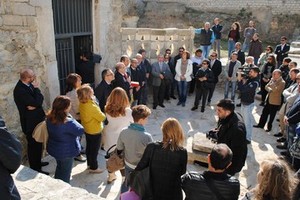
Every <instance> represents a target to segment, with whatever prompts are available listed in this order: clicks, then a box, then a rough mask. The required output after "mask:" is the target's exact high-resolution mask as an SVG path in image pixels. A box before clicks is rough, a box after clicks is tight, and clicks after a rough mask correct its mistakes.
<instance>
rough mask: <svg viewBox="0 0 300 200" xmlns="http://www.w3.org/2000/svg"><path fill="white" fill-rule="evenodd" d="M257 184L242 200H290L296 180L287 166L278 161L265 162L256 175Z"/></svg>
mask: <svg viewBox="0 0 300 200" xmlns="http://www.w3.org/2000/svg"><path fill="white" fill-rule="evenodd" d="M257 181H258V184H257V185H256V187H255V188H254V189H253V190H252V191H251V192H249V193H247V194H246V195H245V197H244V198H243V200H248V199H249V200H250V199H255V200H291V199H292V196H293V192H294V189H295V186H296V179H295V177H294V176H293V174H292V172H291V170H290V168H289V167H288V165H287V164H286V163H285V162H284V161H282V160H278V159H276V160H275V159H274V160H265V161H263V162H262V163H261V164H260V170H259V172H258V173H257Z"/></svg>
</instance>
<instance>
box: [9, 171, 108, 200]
mask: <svg viewBox="0 0 300 200" xmlns="http://www.w3.org/2000/svg"><path fill="white" fill-rule="evenodd" d="M13 177H14V180H15V184H16V186H17V188H18V190H19V193H20V195H21V198H22V199H49V200H51V199H53V200H54V199H64V200H65V199H66V200H67V199H89V200H92V199H98V200H99V199H105V198H102V197H99V196H97V195H95V194H92V193H89V192H88V191H87V190H85V189H82V188H78V187H72V186H71V185H69V184H67V183H65V182H63V181H61V180H57V179H53V178H51V176H47V175H44V174H41V173H38V172H36V171H34V170H32V169H30V168H28V167H25V166H23V165H22V166H20V168H19V169H18V171H17V172H16V173H15V174H14V175H13Z"/></svg>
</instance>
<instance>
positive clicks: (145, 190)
mask: <svg viewBox="0 0 300 200" xmlns="http://www.w3.org/2000/svg"><path fill="white" fill-rule="evenodd" d="M129 177H130V178H129V185H130V187H131V188H132V190H133V191H134V192H135V193H136V194H137V195H138V196H139V197H140V198H141V199H146V198H147V199H149V198H150V197H152V186H151V177H150V167H146V168H144V169H142V170H140V171H136V170H134V171H133V172H131V174H130V175H129ZM150 199H151V198H150Z"/></svg>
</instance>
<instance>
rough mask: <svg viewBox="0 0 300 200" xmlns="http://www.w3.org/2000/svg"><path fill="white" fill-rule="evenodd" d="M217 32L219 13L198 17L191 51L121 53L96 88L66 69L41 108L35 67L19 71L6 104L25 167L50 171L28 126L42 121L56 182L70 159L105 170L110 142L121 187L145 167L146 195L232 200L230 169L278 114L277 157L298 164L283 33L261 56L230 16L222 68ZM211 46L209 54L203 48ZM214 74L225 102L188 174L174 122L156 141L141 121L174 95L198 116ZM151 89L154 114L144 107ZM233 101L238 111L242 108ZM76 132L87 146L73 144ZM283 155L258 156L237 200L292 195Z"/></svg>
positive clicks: (293, 182)
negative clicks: (251, 181) (254, 181)
mask: <svg viewBox="0 0 300 200" xmlns="http://www.w3.org/2000/svg"><path fill="white" fill-rule="evenodd" d="M222 32H223V26H222V25H220V20H219V19H218V18H216V19H215V20H214V25H213V26H212V28H210V23H209V22H206V23H205V25H204V27H203V28H201V29H196V30H195V33H196V34H200V44H201V46H200V48H199V49H197V50H196V51H195V53H194V55H191V54H190V52H189V51H187V50H185V48H184V47H180V48H179V49H178V50H179V52H178V54H177V55H176V56H174V57H171V50H170V49H166V50H165V54H159V55H158V56H157V61H156V62H154V63H152V64H151V63H150V62H149V60H147V59H146V51H145V50H144V49H141V50H139V51H138V52H137V54H136V55H135V56H134V57H133V58H130V57H128V56H127V55H122V56H121V58H120V61H119V62H118V63H116V65H115V69H114V71H113V70H112V69H104V70H103V71H102V81H101V82H100V84H98V85H89V84H82V81H83V78H84V79H86V78H87V77H88V76H87V77H81V76H80V75H79V74H76V73H71V74H69V75H68V77H67V81H66V83H67V87H66V92H65V95H60V96H58V97H56V98H55V100H54V101H53V104H52V107H51V109H50V111H48V112H47V113H46V114H45V112H44V110H43V107H42V104H43V100H44V97H43V95H42V93H41V91H40V89H39V84H38V82H37V81H36V77H35V74H34V71H33V70H31V69H23V70H22V71H21V72H20V80H19V82H18V83H17V85H16V87H15V89H14V100H15V103H16V105H17V108H18V110H19V114H20V121H21V127H22V131H23V132H24V134H25V135H26V139H27V145H28V146H27V156H28V160H29V165H30V168H32V169H33V170H36V171H38V172H41V173H44V174H49V173H48V172H45V171H43V170H42V167H43V166H45V165H47V164H48V163H47V162H41V159H42V144H41V143H39V142H36V141H35V140H34V139H33V137H32V133H33V131H34V128H35V127H36V125H38V124H39V123H40V122H42V121H44V120H46V124H47V130H48V136H49V138H48V142H47V151H48V153H49V154H50V155H51V156H53V157H54V158H55V160H56V163H57V166H56V171H55V175H54V177H55V178H57V179H61V180H63V181H64V182H67V183H69V182H70V178H71V171H72V167H73V162H74V159H75V160H77V161H80V162H86V164H87V170H88V172H89V173H92V174H95V173H102V172H103V171H104V169H100V168H99V167H98V161H97V157H98V152H99V149H100V148H103V149H104V150H106V151H107V150H108V149H110V148H111V147H112V146H113V145H116V147H115V148H116V151H117V153H118V154H120V155H121V154H124V160H125V167H124V169H121V173H122V175H124V177H125V179H124V182H123V184H122V188H121V193H125V192H127V191H128V190H129V185H128V178H129V176H130V173H131V172H132V171H134V170H136V171H140V170H143V169H145V168H147V167H149V168H150V171H151V183H152V195H153V196H152V198H153V199H156V200H159V199H164V200H167V199H172V200H174V199H182V198H183V196H182V190H183V191H184V193H185V196H186V199H202V198H203V199H209V198H211V199H230V200H232V199H238V197H239V194H240V184H239V180H238V179H237V178H236V177H235V176H234V175H236V174H237V173H239V172H240V171H241V169H242V168H243V166H244V164H245V160H246V157H247V145H249V144H251V141H252V129H253V127H254V128H265V125H267V128H266V131H267V132H269V131H271V130H272V128H273V121H274V119H275V118H276V113H277V111H278V110H280V111H279V122H280V132H279V133H277V134H275V136H276V137H280V138H279V139H278V140H277V141H278V142H282V143H283V144H281V145H278V148H280V149H285V151H284V152H282V155H283V156H285V160H286V161H288V162H290V163H292V166H293V167H294V169H295V170H298V169H299V168H300V160H298V159H297V158H294V157H293V155H290V153H289V148H290V147H291V145H292V144H293V142H294V138H295V137H296V136H297V131H296V130H297V126H298V125H299V122H300V73H299V68H297V63H296V62H294V61H292V60H291V59H290V58H289V57H288V51H289V45H288V44H287V38H286V37H285V36H282V37H281V44H279V45H277V46H276V47H275V48H274V49H275V51H274V54H273V48H272V47H271V46H267V47H266V51H265V53H263V54H262V51H263V48H262V43H261V41H260V40H259V34H258V33H257V32H256V29H255V28H254V22H253V21H250V22H249V27H247V28H246V29H245V30H244V38H245V40H244V43H243V45H242V44H241V43H240V42H239V40H240V38H241V36H240V32H241V26H240V24H239V23H238V22H234V23H233V24H232V26H231V29H230V31H229V34H228V62H227V64H226V66H225V67H223V66H222V64H221V62H220V60H219V59H220V39H221V38H222V37H221V34H222ZM211 46H213V48H214V50H213V51H210V50H211ZM246 52H248V55H247V57H246V56H245V53H246ZM222 72H223V74H224V85H225V87H224V99H222V100H220V101H218V103H217V104H216V112H217V116H218V122H217V125H216V128H213V129H212V130H211V131H210V133H209V137H211V138H213V139H215V140H216V142H217V145H215V146H214V148H213V149H212V152H211V153H210V154H209V155H208V171H205V172H203V173H199V172H197V173H194V172H193V173H192V172H190V173H186V166H187V150H186V149H185V147H184V140H185V138H184V135H185V134H184V131H183V129H182V127H181V124H180V123H179V121H178V120H177V119H175V118H168V119H166V120H165V121H164V122H163V123H162V126H161V131H162V141H161V142H153V139H152V136H151V134H150V133H148V132H147V131H146V130H145V125H146V123H147V120H148V117H149V116H150V115H151V112H153V111H154V110H156V109H157V107H158V106H159V107H161V108H164V107H165V105H164V101H165V100H170V98H172V99H178V103H177V106H182V107H185V106H186V101H187V98H189V96H191V94H193V93H195V99H194V105H193V107H192V108H191V110H192V111H196V110H197V109H198V106H199V103H200V101H201V109H200V112H205V108H206V106H207V105H208V106H210V104H211V101H212V98H213V94H214V91H215V87H216V84H217V83H218V81H219V76H220V74H221V73H222ZM93 80H94V79H93ZM84 82H89V80H84ZM259 88H260V90H259ZM151 89H152V90H153V92H152V95H153V102H152V103H153V105H152V111H151V109H150V108H149V107H148V106H147V105H149V104H150V102H149V99H148V97H149V94H150V92H149V91H150V90H151ZM237 91H238V94H239V98H237V97H236V92H237ZM257 92H259V94H261V96H262V101H261V104H260V106H263V111H262V114H261V116H260V120H259V123H258V124H256V125H254V124H253V119H252V118H253V116H252V111H253V109H254V105H255V102H254V98H255V95H256V94H257ZM148 93H149V94H148ZM229 93H230V96H229ZM176 94H177V97H176ZM238 99H240V103H237V101H238ZM235 107H241V114H239V113H237V112H236V111H235ZM267 121H268V122H267ZM83 135H85V139H86V145H85V150H84V149H83V146H84V145H82V144H81V137H82V136H83ZM0 139H1V138H0ZM0 144H1V143H0ZM0 147H1V146H0ZM84 154H85V156H86V158H85V156H84ZM286 161H283V160H268V161H264V162H263V163H262V164H261V169H260V171H259V173H258V185H257V186H256V187H255V188H254V189H253V190H252V191H250V192H249V193H247V194H246V196H245V197H244V199H262V200H263V199H274V200H275V199H287V200H288V199H292V198H293V195H294V194H296V193H297V192H295V191H297V184H298V182H297V178H295V177H293V176H292V175H291V169H290V168H289V167H288V165H287V164H286V163H285V162H286ZM1 167H2V165H0V170H1V169H2V168H1ZM4 167H5V166H4ZM10 172H11V173H13V172H14V170H10ZM0 173H1V171H0ZM116 178H117V176H116V174H115V172H114V171H108V177H107V184H111V183H112V182H114V181H115V180H116ZM275 182H276V184H275ZM268 183H272V184H268ZM273 183H274V184H273ZM281 186H282V187H281ZM12 192H17V191H12Z"/></svg>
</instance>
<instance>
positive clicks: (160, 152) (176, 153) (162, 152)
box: [135, 118, 187, 200]
mask: <svg viewBox="0 0 300 200" xmlns="http://www.w3.org/2000/svg"><path fill="white" fill-rule="evenodd" d="M161 130H162V132H163V140H162V142H155V143H150V144H148V145H147V147H146V149H145V152H144V154H143V157H142V159H141V160H140V162H139V164H138V165H137V167H136V169H135V170H137V171H139V170H142V169H144V168H146V167H149V168H150V180H151V186H152V194H153V199H155V200H168V199H170V200H177V199H178V200H181V199H182V198H183V197H182V191H181V180H180V177H181V175H183V174H184V173H185V172H186V164H187V151H186V149H185V148H184V147H183V143H184V133H183V129H182V127H181V125H180V123H179V122H178V120H177V119H175V118H168V119H167V120H166V121H164V122H163V124H162V126H161Z"/></svg>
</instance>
